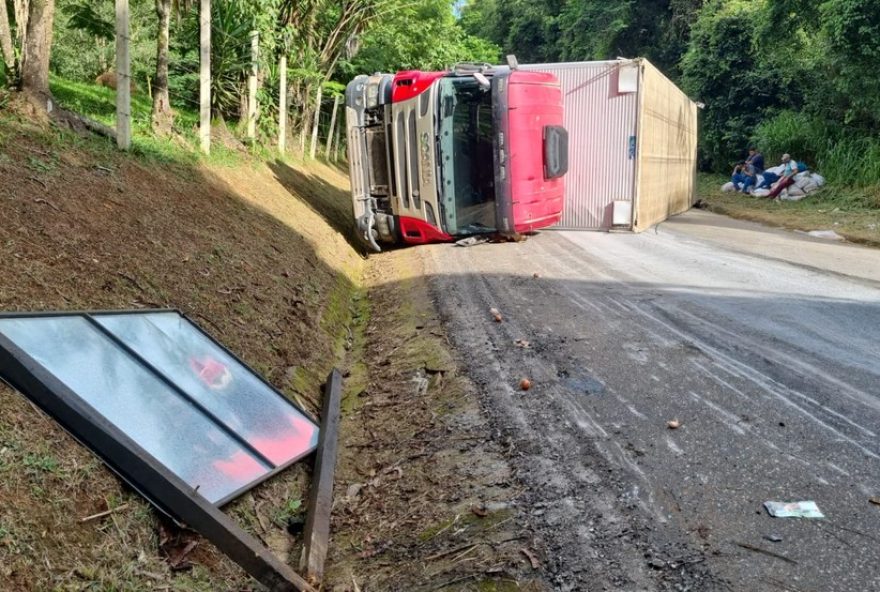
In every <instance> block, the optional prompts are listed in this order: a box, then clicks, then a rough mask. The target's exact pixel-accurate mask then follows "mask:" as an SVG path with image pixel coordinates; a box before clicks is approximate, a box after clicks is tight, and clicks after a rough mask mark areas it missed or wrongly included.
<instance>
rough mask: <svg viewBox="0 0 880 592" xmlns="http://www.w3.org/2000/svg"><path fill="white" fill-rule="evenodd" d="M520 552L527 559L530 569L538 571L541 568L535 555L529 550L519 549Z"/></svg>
mask: <svg viewBox="0 0 880 592" xmlns="http://www.w3.org/2000/svg"><path fill="white" fill-rule="evenodd" d="M520 552H521V553H522V554H523V555H525V556H526V557H528V559H529V563H531V564H532V569H538V568H540V567H541V562H540V561H538V558H537V557H536V556H535V554H534V553H533V552H532V551H531V550H530V549H527V548H526V547H523V548H522V549H520Z"/></svg>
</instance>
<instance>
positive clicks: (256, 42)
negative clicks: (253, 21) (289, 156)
mask: <svg viewBox="0 0 880 592" xmlns="http://www.w3.org/2000/svg"><path fill="white" fill-rule="evenodd" d="M259 59H260V33H259V32H258V31H251V74H250V76H249V77H248V127H247V136H248V138H250V139H251V140H253V139H254V138H256V137H257V75H258V73H259V71H258V69H259Z"/></svg>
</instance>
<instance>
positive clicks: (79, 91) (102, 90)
mask: <svg viewBox="0 0 880 592" xmlns="http://www.w3.org/2000/svg"><path fill="white" fill-rule="evenodd" d="M50 86H51V89H52V94H53V95H54V96H55V98H56V99H57V101H58V102H59V104H60V105H62V106H63V107H65V108H66V109H69V110H71V111H74V112H76V113H79V114H81V115H84V116H86V117H88V118H90V119H93V120H95V121H98V122H100V123H103V124H104V125H107V126H109V127H113V126H114V125H115V124H116V91H115V90H113V89H111V88H106V87H103V86H98V85H96V84H92V83H87V82H76V81H72V80H66V79H63V78H59V77H57V76H52V78H51V80H50ZM152 107H153V105H152V101H151V100H150V97H149V96H147V95H145V94H143V93H138V92H135V93H132V96H131V111H132V113H131V127H132V152H133V153H134V154H136V155H139V156H143V157H145V158H147V159H148V160H153V161H157V162H169V163H179V164H187V165H191V164H195V163H196V162H198V161H199V160H203V159H204V160H206V161H207V162H210V163H212V164H218V165H227V166H234V165H236V164H239V163H240V160H241V158H240V155H239V154H238V153H236V152H234V151H232V150H229V149H227V148H225V147H224V146H223V145H222V144H220V143H218V142H214V143H213V145H212V147H211V154H210V156H207V157H205V156H202V155H201V154H200V153H199V152H198V145H199V144H198V142H199V139H198V124H199V116H198V113H197V112H195V111H194V110H192V109H191V108H189V107H188V106H187V105H180V104H174V101H172V108H173V109H174V131H175V133H176V135H177V136H178V138H177V139H168V138H160V137H157V136H155V135H154V134H153V132H152V130H151V127H150V115H151V112H152Z"/></svg>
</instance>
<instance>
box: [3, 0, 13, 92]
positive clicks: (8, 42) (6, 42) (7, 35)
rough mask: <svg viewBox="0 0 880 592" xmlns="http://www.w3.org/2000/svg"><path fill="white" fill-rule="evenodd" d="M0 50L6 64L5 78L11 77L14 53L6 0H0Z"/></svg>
mask: <svg viewBox="0 0 880 592" xmlns="http://www.w3.org/2000/svg"><path fill="white" fill-rule="evenodd" d="M0 51H2V53H3V63H4V64H6V72H7V73H8V74H9V75H8V76H7V78H12V74H13V72H14V71H15V53H14V52H13V50H12V29H10V28H9V13H8V12H7V10H6V0H0Z"/></svg>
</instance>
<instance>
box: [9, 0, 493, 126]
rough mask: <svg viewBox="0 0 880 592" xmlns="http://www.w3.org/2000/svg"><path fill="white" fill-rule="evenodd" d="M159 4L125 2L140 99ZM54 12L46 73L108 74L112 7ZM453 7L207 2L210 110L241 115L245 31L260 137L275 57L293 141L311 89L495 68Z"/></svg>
mask: <svg viewBox="0 0 880 592" xmlns="http://www.w3.org/2000/svg"><path fill="white" fill-rule="evenodd" d="M0 1H7V2H8V1H9V0H0ZM159 1H162V0H130V7H131V38H132V39H131V55H132V77H133V79H134V84H135V89H136V91H140V92H149V90H150V87H151V85H152V84H154V80H155V75H156V40H157V34H158V21H157V13H156V4H157V2H159ZM164 1H165V2H168V0H164ZM171 4H172V5H173V12H174V15H175V16H174V18H173V19H172V23H171V30H170V50H169V63H170V68H169V74H170V75H169V77H168V79H169V82H168V86H169V95H170V97H171V101H172V103H173V104H175V105H176V106H177V107H178V108H184V109H194V108H196V106H197V104H198V71H199V23H198V14H197V10H198V2H194V1H193V0H175V1H173V2H171ZM10 5H11V3H10ZM56 5H57V14H58V16H57V18H56V21H55V41H54V43H53V47H52V54H51V58H52V62H51V67H52V72H53V73H54V74H55V75H56V76H58V77H60V78H64V79H67V80H71V81H79V82H92V81H95V80H96V79H97V78H98V77H99V76H100V75H101V74H103V73H106V72H111V71H112V70H113V67H114V52H115V45H114V43H115V41H114V35H115V27H114V0H56ZM453 5H454V2H453V1H452V0H415V1H413V0H213V2H212V14H211V23H212V50H211V58H212V72H211V76H212V110H213V113H214V114H215V115H216V116H220V117H223V118H224V119H227V120H230V119H232V120H235V119H240V118H241V116H242V115H243V113H244V111H245V109H246V100H245V97H246V89H247V77H248V74H249V73H250V71H251V66H252V58H251V33H252V31H257V32H259V52H260V58H259V71H260V77H259V82H260V84H259V88H260V90H259V93H260V101H259V102H260V127H261V130H262V132H263V134H264V135H266V136H270V135H272V134H274V132H275V129H276V125H277V124H276V116H277V102H278V80H279V77H280V76H279V75H280V73H279V71H278V64H279V61H278V58H279V57H280V56H281V55H282V54H284V55H287V56H288V72H287V74H288V80H289V88H290V94H291V116H292V117H293V119H294V122H295V126H298V127H299V128H300V129H301V130H302V131H303V135H304V134H305V132H306V131H308V130H307V128H309V127H310V125H311V120H312V118H313V116H312V113H313V112H314V109H315V100H316V91H317V89H318V88H319V87H320V88H322V90H323V91H324V92H323V96H324V99H325V100H327V99H328V97H329V98H330V99H331V100H332V95H333V94H338V93H339V92H341V89H342V88H344V83H346V82H347V81H348V80H349V79H350V78H351V77H352V76H353V75H355V74H359V73H364V72H375V71H392V72H393V71H396V70H400V69H406V68H423V69H428V68H445V67H449V66H451V65H453V64H455V63H456V62H461V61H481V62H495V61H497V60H498V59H499V58H500V50H499V48H498V47H497V46H495V45H494V44H492V43H491V42H488V41H486V40H484V39H483V38H481V37H479V36H475V35H471V34H468V33H467V32H465V30H464V29H463V28H462V27H461V26H460V23H459V20H458V19H457V18H456V16H455V14H454V7H453ZM12 26H13V27H14V26H15V22H14V20H13V22H12Z"/></svg>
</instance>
